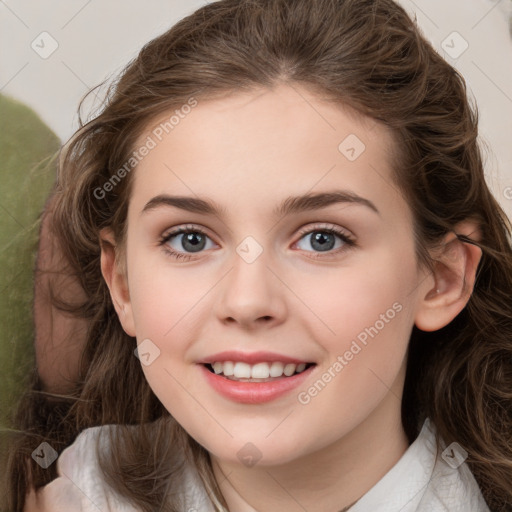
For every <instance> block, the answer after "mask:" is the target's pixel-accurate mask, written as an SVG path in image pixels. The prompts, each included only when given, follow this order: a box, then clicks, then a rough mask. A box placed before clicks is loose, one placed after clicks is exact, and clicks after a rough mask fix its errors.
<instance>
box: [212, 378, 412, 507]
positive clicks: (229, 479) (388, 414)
mask: <svg viewBox="0 0 512 512" xmlns="http://www.w3.org/2000/svg"><path fill="white" fill-rule="evenodd" d="M393 387H394V386H393ZM395 392H396V391H391V390H390V391H389V393H388V394H387V395H386V397H385V398H384V400H383V401H382V402H381V403H380V404H379V406H378V407H377V408H376V409H375V410H374V411H372V413H371V414H370V415H369V416H368V417H367V418H365V420H364V421H363V422H361V423H359V424H358V425H357V426H356V427H355V428H353V429H352V430H351V431H350V432H348V433H347V434H346V435H344V436H343V437H342V438H340V439H338V440H337V441H336V442H335V443H333V444H331V445H329V446H326V447H325V448H323V449H322V450H321V451H317V452H314V453H311V454H308V455H307V456H304V457H302V458H300V459H295V460H293V461H291V462H289V463H287V464H283V465H279V466H275V465H273V466H261V467H260V466H258V464H256V465H255V466H253V467H251V468H247V467H245V466H243V465H240V464H236V463H231V462H226V461H221V460H219V459H217V458H215V457H214V456H213V455H212V456H211V457H212V466H213V471H214V475H215V478H216V480H217V482H218V483H219V487H220V489H221V492H222V494H223V496H224V498H225V500H226V503H227V504H228V508H229V510H230V511H236V512H258V511H261V510H265V512H278V511H281V510H283V509H284V510H287V511H290V512H294V511H297V512H299V511H304V510H320V509H321V510H335V511H339V512H343V511H344V510H348V509H349V508H350V507H351V506H352V505H353V504H354V503H355V502H357V500H358V499H359V498H360V497H361V496H363V495H364V494H365V493H366V492H367V491H369V490H370V489H371V488H372V487H373V486H374V485H375V484H376V483H377V482H378V481H379V480H380V479H381V478H382V477H383V476H384V475H385V474H386V473H387V472H388V471H389V470H390V469H391V468H392V467H393V466H394V465H395V464H396V463H397V462H398V460H399V459H400V457H401V456H402V455H403V454H404V452H405V451H406V450H407V448H408V447H409V442H408V439H407V436H406V434H405V431H404V430H403V427H402V423H401V412H400V406H401V403H400V402H401V400H400V399H397V396H396V394H394V393H395Z"/></svg>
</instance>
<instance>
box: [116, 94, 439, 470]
mask: <svg viewBox="0 0 512 512" xmlns="http://www.w3.org/2000/svg"><path fill="white" fill-rule="evenodd" d="M185 110H186V112H188V113H187V114H186V115H182V116H179V122H176V123H175V124H174V126H173V128H172V131H171V130H170V129H169V127H168V131H169V133H165V131H164V135H163V136H162V133H161V132H162V129H161V126H162V125H161V124H160V123H162V122H165V120H168V119H169V118H170V116H171V115H172V112H171V113H170V114H169V115H166V116H163V117H162V119H158V120H156V121H155V122H154V123H152V124H151V127H149V128H148V130H147V132H146V133H144V134H143V136H142V137H141V138H140V144H141V146H142V145H143V144H145V143H146V145H147V146H154V147H151V148H150V150H149V151H148V152H147V154H146V156H144V158H142V160H141V161H140V163H139V164H138V166H137V168H136V169H135V170H134V171H133V172H134V175H133V179H134V183H133V189H132V197H131V200H130V205H129V211H128V230H127V239H126V265H127V267H126V268H127V281H126V288H127V292H126V294H125V295H122V294H121V293H118V295H117V302H118V303H119V304H122V307H123V309H124V311H123V312H120V319H121V322H122V324H123V327H124V328H125V330H126V331H127V332H128V333H129V334H130V335H132V336H136V338H137V342H138V344H139V355H140V358H141V361H142V368H143V371H144V373H145V375H146V377H147V380H148V382H149V384H150V386H151V388H152V389H153V391H154V393H155V394H156V396H157V397H158V398H159V399H160V400H161V402H162V403H163V404H164V406H165V407H166V408H167V409H168V410H169V412H170V413H171V414H172V415H173V416H174V417H175V418H176V419H177V420H178V422H179V423H180V424H181V425H183V427H184V428H185V429H186V430H187V431H188V432H189V434H190V435H191V436H192V437H194V438H195V439H196V440H197V441H198V442H199V443H201V444H202V445H203V446H205V447H206V448H207V449H208V451H209V452H210V453H211V454H212V455H213V456H215V457H216V458H218V459H219V460H224V461H228V462H230V463H245V462H244V461H245V460H246V459H247V457H249V458H250V457H252V458H258V459H260V464H268V465H277V464H282V463H286V462H289V461H292V460H294V459H297V458H299V457H301V456H307V455H311V454H314V453H316V452H319V451H321V450H325V449H328V448H329V447H330V446H333V445H334V444H336V443H340V442H341V441H342V440H343V439H345V438H346V437H347V436H349V435H350V433H351V432H354V431H355V430H356V429H358V428H361V426H362V425H363V424H365V423H368V422H369V421H370V420H371V418H372V417H375V414H376V411H381V412H382V411H383V409H386V410H388V412H389V414H393V415H395V416H398V415H399V411H400V397H401V392H402V385H403V377H404V368H405V356H406V350H407V346H408V341H409V335H410V332H411V329H412V327H413V324H414V317H415V314H416V309H417V305H418V303H419V300H420V297H421V296H422V295H424V293H425V287H424V281H425V276H424V274H423V273H422V272H421V271H420V269H419V268H418V265H417V261H416V256H415V248H414V238H413V227H412V215H411V211H410V209H409V207H408V205H407V204H406V202H405V200H404V198H403V197H402V196H401V194H400V193H399V191H398V190H397V188H396V187H395V186H394V185H393V183H392V180H391V175H392V158H391V151H392V148H393V140H392V138H391V134H390V133H389V132H388V130H387V129H386V128H385V127H384V126H383V125H381V124H378V123H375V122H374V121H372V120H369V119H367V118H364V117H362V116H360V115H357V114H355V113H353V112H351V111H348V110H346V109H344V108H342V107H340V106H336V105H333V104H332V103H327V102H324V101H322V99H321V98H319V97H318V96H316V95H314V94H312V93H310V92H308V91H307V90H305V89H303V88H299V87H298V86H294V87H293V88H292V87H289V86H280V87H277V88H276V89H274V90H272V91H269V90H263V89H261V90H257V91H255V92H253V93H251V94H249V93H244V94H233V95H231V96H229V97H227V98H223V99H216V100H209V101H199V102H198V103H197V105H195V106H194V107H193V108H191V109H185ZM185 110H184V111H185ZM159 126H160V130H158V127H159ZM155 127H156V128H155ZM157 135H158V136H157ZM148 137H149V138H150V139H151V141H152V142H154V144H153V143H149V144H148V142H149V140H150V139H148ZM160 139H161V140H160ZM304 196H305V197H304ZM177 197H181V199H176V198H177ZM301 197H302V199H292V198H301ZM184 198H188V199H184ZM315 198H316V199H315ZM203 201H204V202H206V203H203ZM430 284H431V283H430ZM118 311H120V310H118ZM214 363H215V364H214ZM212 368H213V370H212ZM283 371H284V374H283V373H282V372H283ZM216 372H220V373H216ZM233 372H234V373H233ZM224 373H225V374H226V375H224ZM288 374H290V375H288ZM279 375H280V376H279ZM248 379H251V380H252V381H248ZM248 443H250V444H248Z"/></svg>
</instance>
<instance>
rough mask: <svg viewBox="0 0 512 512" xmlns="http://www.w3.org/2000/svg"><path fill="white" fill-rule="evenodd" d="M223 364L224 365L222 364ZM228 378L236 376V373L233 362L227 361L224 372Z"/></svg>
mask: <svg viewBox="0 0 512 512" xmlns="http://www.w3.org/2000/svg"><path fill="white" fill-rule="evenodd" d="M221 364H222V363H221ZM222 373H223V374H224V375H225V376H226V377H227V376H231V375H234V373H235V364H234V363H233V362H232V361H226V362H225V363H224V369H223V372H222Z"/></svg>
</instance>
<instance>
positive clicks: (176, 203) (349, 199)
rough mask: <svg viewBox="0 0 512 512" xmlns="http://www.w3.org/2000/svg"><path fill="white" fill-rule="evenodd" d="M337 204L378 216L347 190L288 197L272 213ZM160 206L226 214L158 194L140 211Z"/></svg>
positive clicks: (189, 200) (184, 198)
mask: <svg viewBox="0 0 512 512" xmlns="http://www.w3.org/2000/svg"><path fill="white" fill-rule="evenodd" d="M339 203H342V204H343V203H344V204H347V203H348V204H356V205H362V206H366V207H367V208H369V209H371V210H372V211H374V212H375V213H377V214H378V215H380V212H379V210H378V209H377V207H376V206H375V205H374V204H373V203H372V202H371V201H370V200H368V199H365V198H364V197H361V196H358V195H357V194H355V193H353V192H349V191H347V190H334V191H331V192H319V193H315V194H305V195H301V196H295V197H288V198H286V199H285V200H284V201H283V202H282V203H281V204H280V205H279V206H278V207H277V208H274V210H273V212H272V213H273V215H275V216H276V217H284V216H286V215H290V214H293V213H299V212H302V211H308V210H318V209H321V208H326V207H328V206H331V205H333V204H339ZM161 206H171V207H175V208H179V209H181V210H186V211H188V212H192V213H200V214H204V215H215V216H219V217H222V216H223V215H224V214H225V213H226V209H225V208H221V207H220V206H218V205H216V204H215V203H214V202H212V201H209V200H206V199H200V198H198V197H187V196H170V195H167V194H160V195H158V196H155V197H153V198H152V199H150V200H149V201H148V202H147V203H146V205H145V206H144V208H143V209H142V211H141V214H143V213H146V212H148V211H150V210H154V209H156V208H159V207H161Z"/></svg>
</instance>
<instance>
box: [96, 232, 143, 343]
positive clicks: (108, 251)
mask: <svg viewBox="0 0 512 512" xmlns="http://www.w3.org/2000/svg"><path fill="white" fill-rule="evenodd" d="M100 245H101V273H102V274H103V278H104V279H105V282H106V283H107V286H108V288H109V291H110V297H111V299H112V303H113V304H114V308H115V310H116V313H117V316H118V318H119V321H120V322H121V325H122V327H123V329H124V331H125V332H126V334H128V335H129V336H134V337H135V325H134V321H133V314H132V309H131V302H130V294H129V291H128V281H127V278H126V273H125V272H123V269H122V268H120V266H119V262H118V258H116V250H117V244H116V242H115V238H114V235H113V233H112V230H111V229H109V228H104V229H102V230H101V231H100Z"/></svg>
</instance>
